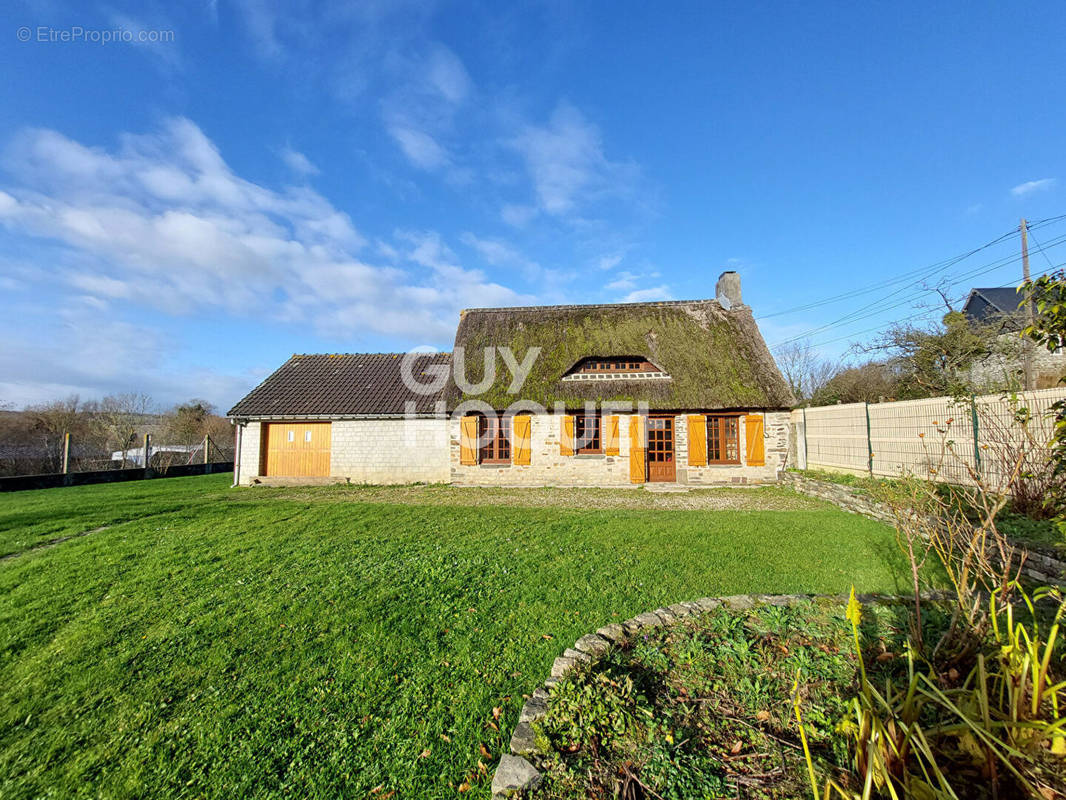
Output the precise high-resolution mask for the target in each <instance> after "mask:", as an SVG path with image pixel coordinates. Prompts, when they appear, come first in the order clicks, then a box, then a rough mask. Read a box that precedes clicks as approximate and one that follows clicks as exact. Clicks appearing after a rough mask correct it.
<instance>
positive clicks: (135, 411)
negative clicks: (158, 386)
mask: <svg viewBox="0 0 1066 800" xmlns="http://www.w3.org/2000/svg"><path fill="white" fill-rule="evenodd" d="M151 412H152V398H151V397H149V396H148V395H146V394H138V393H136V392H128V393H126V394H118V395H109V396H108V397H105V398H104V399H103V402H102V403H101V404H100V415H99V419H100V424H101V425H102V426H103V428H104V430H105V431H106V432H107V434H108V438H109V439H110V440H111V441H112V442H113V443H115V444H117V445H118V449H119V450H121V451H122V469H125V468H126V455H127V453H128V452H129V449H130V447H132V446H133V442H134V441H135V440H136V438H137V431H138V429H140V428H143V427H144V424H145V419H146V417H147V416H148V415H149V414H150V413H151Z"/></svg>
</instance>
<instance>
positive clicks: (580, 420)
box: [574, 414, 603, 454]
mask: <svg viewBox="0 0 1066 800" xmlns="http://www.w3.org/2000/svg"><path fill="white" fill-rule="evenodd" d="M600 420H601V417H600V415H599V414H590V415H587V416H586V415H584V414H580V415H578V416H576V417H574V452H575V453H578V454H581V453H602V452H603V443H602V440H601V438H600Z"/></svg>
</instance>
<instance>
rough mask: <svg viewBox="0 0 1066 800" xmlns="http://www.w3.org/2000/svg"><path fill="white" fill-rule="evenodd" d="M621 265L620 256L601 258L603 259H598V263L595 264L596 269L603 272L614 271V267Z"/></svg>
mask: <svg viewBox="0 0 1066 800" xmlns="http://www.w3.org/2000/svg"><path fill="white" fill-rule="evenodd" d="M621 263H622V256H620V255H613V256H603V257H601V258H600V260H599V261H597V262H596V268H597V269H602V270H604V271H607V270H609V269H614V268H615V267H617V266H618V265H619V264H621Z"/></svg>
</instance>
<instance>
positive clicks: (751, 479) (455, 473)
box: [449, 411, 789, 486]
mask: <svg viewBox="0 0 1066 800" xmlns="http://www.w3.org/2000/svg"><path fill="white" fill-rule="evenodd" d="M686 416H687V415H684V414H679V415H678V416H676V417H675V418H674V437H675V438H674V457H675V459H676V463H677V482H678V483H681V484H691V485H698V486H714V485H722V484H744V483H770V482H774V481H776V480H777V476H778V473H779V472H780V471H781V470H783V469H784V468H785V459H786V455H787V452H788V422H789V413H788V412H787V411H783V412H770V413H767V414H766V415H765V418H766V420H765V426H764V432H763V435H764V445H765V451H766V458H765V461H766V463H765V465H764V466H761V467H755V466H748V465H747V464H746V463H744V462H745V460H746V454H745V453H744V449H745V448H744V441H745V438H744V437H745V431H744V425H743V422H742V423H741V427H740V443H741V464H740V465H712V466H706V467H689V466H688V425H687V420H686ZM459 426H460V423H459V420H458V419H454V420H451V421H450V422H449V446H450V462H451V481H452V483H455V484H457V485H464V486H633V485H634V484H633V483H631V482H630V480H629V445H630V442H629V416H628V415H626V414H620V415H619V425H618V434H619V448H618V451H619V455H617V456H606V455H579V454H575V455H572V456H564V455H562V454H561V453H560V451H559V437H560V434H561V432H562V421H561V419H560V417H559V416H558V415H555V414H536V415H534V416H533V420H532V423H531V425H530V439H531V441H530V446H531V457H530V463H529V464H528V465H522V466H518V465H514V464H511V465H504V466H498V465H480V464H478V465H464V464H460V463H459V449H460V443H459Z"/></svg>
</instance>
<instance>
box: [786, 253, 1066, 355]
mask: <svg viewBox="0 0 1066 800" xmlns="http://www.w3.org/2000/svg"><path fill="white" fill-rule="evenodd" d="M1001 238H1002V237H1001ZM1063 243H1066V234H1064V235H1062V236H1058V237H1056V238H1055V239H1052V240H1050V243H1049V244H1048V245H1047V246H1046V247H1043V248H1041V249H1042V251H1043V250H1044V249H1050V248H1052V247H1057V246H1059V245H1061V244H1063ZM1045 256H1046V253H1045ZM1020 260H1021V257H1020V256H1017V255H1011V256H1005V257H1001V258H999V259H996V260H995V261H992V262H987V263H985V264H982V265H980V266H978V267H976V268H975V269H973V270H968V271H967V272H964V273H961V274H959V275H956V276H954V277H953V278H952V281H953V282H956V283H957V282H958V281H962V280H969V279H970V278H975V277H977V276H978V275H984V274H987V273H989V272H995V271H996V270H999V269H1002V268H1004V267H1007V266H1010V265H1012V264H1015V263H1017V262H1018V261H1020ZM909 287H910V284H908V285H907V286H905V287H902V288H900V289H897V290H895V291H894V292H891V293H889V294H888V295H885V296H883V297H881V298H879V299H878V300H875V301H874V302H873V303H869V304H867V305H865V306H862V307H861V308H858V309H856V310H855V311H852V312H850V313H848V314H845V315H844V316H843V317H840V318H839V319H836V320H834V321H833V322H829V323H826V324H824V325H820V326H818V327H816V328H811V329H809V330H807V331H804V332H803V333H801V334H798V335H796V336H792V337H789V338H787V339H783V340H782V341H780V342H776V343H775V344H773V345H772V346H771V349H776V348H778V347H780V346H781V345H784V344H788V343H790V342H794V341H798V340H800V339H805V338H807V337H809V336H813V335H815V334H818V333H822V332H824V331H827V330H830V329H832V328H835V327H839V326H841V325H846V324H848V323H851V322H857V321H859V320H861V319H867V318H869V317H873V316H877V315H878V314H881V313H883V312H885V311H890V310H892V309H894V308H899V307H900V306H904V305H907V304H908V303H911V302H913V301H914V300H917V299H918V298H921V297H924V296H926V295H927V294H928V293H929V291H930V290H923V291H921V292H918V293H916V294H912V295H908V296H907V297H905V298H903V299H902V300H900V301H898V302H895V303H892V304H891V305H888V306H886V305H884V301H885V300H888V299H889V298H891V297H893V296H894V295H897V294H899V293H900V292H901V291H904V290H905V289H907V288H909ZM870 309H873V310H872V311H870ZM864 311H870V313H865V314H864V313H862V312H864ZM844 338H847V337H844Z"/></svg>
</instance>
